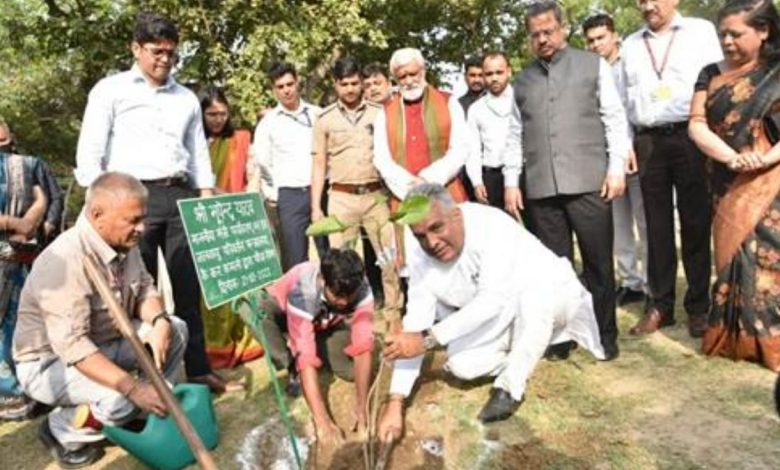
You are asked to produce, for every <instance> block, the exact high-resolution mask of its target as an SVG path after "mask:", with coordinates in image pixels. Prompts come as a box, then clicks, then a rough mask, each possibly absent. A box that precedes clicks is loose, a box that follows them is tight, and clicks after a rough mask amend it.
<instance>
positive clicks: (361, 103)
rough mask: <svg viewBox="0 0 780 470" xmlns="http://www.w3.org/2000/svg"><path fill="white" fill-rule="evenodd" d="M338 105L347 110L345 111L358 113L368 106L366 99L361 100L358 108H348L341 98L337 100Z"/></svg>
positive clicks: (343, 110) (344, 110) (342, 109)
mask: <svg viewBox="0 0 780 470" xmlns="http://www.w3.org/2000/svg"><path fill="white" fill-rule="evenodd" d="M336 106H338V108H339V109H340V110H341V111H342V112H345V113H356V112H358V111H362V110H363V109H365V107H366V100H361V101H360V104H359V105H357V108H355V109H347V107H346V106H344V104H343V103H342V102H341V100H336Z"/></svg>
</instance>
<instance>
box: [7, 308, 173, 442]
mask: <svg viewBox="0 0 780 470" xmlns="http://www.w3.org/2000/svg"><path fill="white" fill-rule="evenodd" d="M136 323H137V331H138V334H139V335H140V336H141V338H143V336H144V335H145V334H146V332H148V331H149V325H147V324H143V323H141V322H136ZM171 324H172V327H173V328H172V338H171V345H170V349H169V350H168V357H167V360H166V362H165V366H164V368H163V375H164V376H165V379H166V380H167V381H168V383H171V384H172V383H174V381H175V378H176V374H177V372H178V370H179V367H180V366H181V364H182V359H183V358H184V350H185V348H186V346H187V339H188V334H187V325H186V323H184V321H183V320H181V319H179V318H177V317H171ZM99 348H100V352H102V353H103V354H105V355H106V357H108V359H110V360H111V361H112V362H114V364H116V365H117V366H119V367H121V368H122V369H125V370H132V369H136V368H137V366H138V364H137V361H136V358H135V353H134V352H133V350H132V348H131V347H130V342H129V341H127V340H125V339H124V338H121V339H116V340H114V341H110V342H108V343H105V344H101V345H100V346H99ZM16 371H17V377H18V378H19V383H20V384H21V385H22V388H23V389H24V391H25V393H26V394H27V395H28V396H30V397H31V398H33V399H35V400H37V401H39V402H41V403H46V404H47V405H51V406H55V407H56V408H55V409H54V410H53V411H52V412H51V413H49V427H50V428H51V432H52V434H54V437H55V438H57V440H58V441H59V442H60V444H62V445H63V446H64V447H65V448H66V449H70V450H76V449H79V448H80V447H82V446H83V445H84V444H86V443H89V442H96V441H99V440H101V439H103V438H104V436H103V434H102V433H101V432H100V431H95V430H94V429H91V428H82V429H77V428H75V427H73V425H72V423H73V418H74V417H75V414H76V408H77V406H78V405H81V404H88V405H89V406H90V409H91V411H92V414H93V415H94V416H95V418H96V419H97V420H98V421H100V422H101V423H103V424H107V425H110V426H116V425H121V424H124V423H126V422H128V421H130V420H132V419H133V417H134V416H135V415H136V414H137V412H138V411H139V410H138V409H137V408H136V407H135V405H134V404H133V403H132V402H130V401H129V400H128V399H126V398H125V397H124V396H122V394H120V393H119V392H117V391H116V390H113V389H110V388H108V387H104V386H103V385H100V384H98V383H96V382H93V381H92V380H90V379H89V378H87V377H86V376H85V375H83V374H82V373H81V372H79V370H78V369H76V368H75V367H73V366H68V365H66V364H65V363H64V362H62V361H61V360H60V358H59V357H58V356H51V357H49V358H46V359H39V360H36V361H29V362H21V363H19V364H18V365H17V368H16Z"/></svg>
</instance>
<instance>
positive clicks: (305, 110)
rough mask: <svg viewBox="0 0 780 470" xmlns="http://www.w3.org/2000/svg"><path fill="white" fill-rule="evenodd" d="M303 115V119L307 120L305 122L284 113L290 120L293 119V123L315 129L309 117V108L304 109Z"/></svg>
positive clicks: (296, 116) (295, 116)
mask: <svg viewBox="0 0 780 470" xmlns="http://www.w3.org/2000/svg"><path fill="white" fill-rule="evenodd" d="M301 114H303V117H304V118H306V121H305V122H304V121H302V120H300V119H298V115H292V114H289V113H286V112H284V111H282V115H284V116H287V117H288V118H290V119H292V120H293V121H295V122H297V123H298V124H300V125H302V126H304V127H314V126H312V123H311V118H310V117H309V108H303V113H301Z"/></svg>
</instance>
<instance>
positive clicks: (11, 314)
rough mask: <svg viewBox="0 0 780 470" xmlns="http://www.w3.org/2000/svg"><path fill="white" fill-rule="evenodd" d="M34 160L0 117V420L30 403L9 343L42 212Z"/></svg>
mask: <svg viewBox="0 0 780 470" xmlns="http://www.w3.org/2000/svg"><path fill="white" fill-rule="evenodd" d="M41 175H42V170H41V166H40V161H39V160H38V159H37V158H35V157H25V156H22V155H16V154H15V153H13V138H12V136H11V131H10V129H9V128H8V125H6V124H5V123H4V122H2V121H0V420H6V419H9V420H11V419H23V418H25V417H27V416H28V414H29V413H30V411H31V410H32V407H33V402H32V401H30V400H29V399H28V398H27V397H25V396H24V395H23V394H22V389H21V387H20V386H19V382H17V380H16V376H15V375H14V363H13V358H12V356H11V342H12V339H13V334H14V330H15V328H16V314H17V309H18V307H19V294H20V293H21V291H22V285H23V284H24V280H25V279H26V278H27V274H29V272H30V265H31V264H32V261H33V258H34V257H35V255H36V254H37V252H38V247H39V245H38V243H37V239H36V238H37V235H38V229H39V228H40V226H41V222H42V221H43V217H44V215H45V213H46V196H45V195H44V192H43V189H42V188H41V186H40V183H39V180H40V178H41Z"/></svg>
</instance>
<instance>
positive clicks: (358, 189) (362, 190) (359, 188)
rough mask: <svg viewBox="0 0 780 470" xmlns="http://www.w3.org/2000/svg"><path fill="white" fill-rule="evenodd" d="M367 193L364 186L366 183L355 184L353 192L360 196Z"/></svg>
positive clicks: (366, 188)
mask: <svg viewBox="0 0 780 470" xmlns="http://www.w3.org/2000/svg"><path fill="white" fill-rule="evenodd" d="M368 193H369V191H368V187H366V185H364V184H358V185H356V186H355V194H359V195H361V196H362V195H363V194H368Z"/></svg>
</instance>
